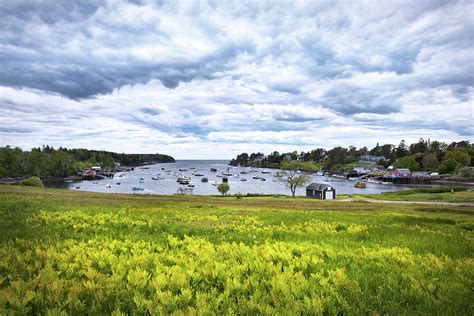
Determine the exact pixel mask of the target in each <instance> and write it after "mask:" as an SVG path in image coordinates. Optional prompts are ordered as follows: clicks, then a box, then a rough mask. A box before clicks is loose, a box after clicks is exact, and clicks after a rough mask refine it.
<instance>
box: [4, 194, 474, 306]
mask: <svg viewBox="0 0 474 316" xmlns="http://www.w3.org/2000/svg"><path fill="white" fill-rule="evenodd" d="M460 193H462V192H460ZM471 193H472V192H471ZM473 215H474V210H473V208H469V207H455V206H449V207H447V206H436V205H406V204H404V205H401V204H374V203H364V202H341V201H316V200H311V199H305V198H297V199H292V198H286V197H279V198H273V197H258V198H257V197H256V198H247V197H244V198H242V199H236V198H235V197H224V198H223V197H208V196H152V195H120V194H98V193H85V192H77V191H65V190H55V189H40V188H27V187H19V186H0V231H1V232H2V233H1V234H0V314H2V315H3V314H10V313H18V314H27V313H31V314H47V313H51V314H61V313H65V314H72V315H77V314H101V315H102V314H111V313H113V314H123V313H125V314H130V313H131V314H172V313H175V314H190V315H193V314H199V315H201V314H216V313H217V314H223V313H225V314H301V313H302V314H372V315H377V314H404V315H412V314H429V315H433V314H437V315H472V314H473V313H474V306H473V302H474V295H473V294H474V293H473V288H474V284H473V280H474V256H473V250H474V242H473V241H474V233H473V231H472V230H473V228H474V216H473Z"/></svg>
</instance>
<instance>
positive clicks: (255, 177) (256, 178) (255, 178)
mask: <svg viewBox="0 0 474 316" xmlns="http://www.w3.org/2000/svg"><path fill="white" fill-rule="evenodd" d="M252 179H254V180H260V179H262V178H261V177H259V176H253V177H252Z"/></svg>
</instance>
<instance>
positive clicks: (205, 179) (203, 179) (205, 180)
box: [201, 178, 209, 182]
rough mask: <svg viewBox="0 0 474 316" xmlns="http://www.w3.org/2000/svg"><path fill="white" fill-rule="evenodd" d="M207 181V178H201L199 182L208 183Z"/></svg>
mask: <svg viewBox="0 0 474 316" xmlns="http://www.w3.org/2000/svg"><path fill="white" fill-rule="evenodd" d="M208 181H209V179H208V178H202V179H201V182H208Z"/></svg>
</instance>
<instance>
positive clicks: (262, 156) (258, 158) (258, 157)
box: [254, 155, 265, 162]
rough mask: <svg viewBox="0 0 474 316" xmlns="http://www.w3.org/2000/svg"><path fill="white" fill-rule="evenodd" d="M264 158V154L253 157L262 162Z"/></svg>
mask: <svg viewBox="0 0 474 316" xmlns="http://www.w3.org/2000/svg"><path fill="white" fill-rule="evenodd" d="M264 159H265V156H264V155H258V156H257V157H256V158H255V160H254V161H255V162H262V161H263V160H264Z"/></svg>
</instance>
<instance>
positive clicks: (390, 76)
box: [0, 0, 474, 158]
mask: <svg viewBox="0 0 474 316" xmlns="http://www.w3.org/2000/svg"><path fill="white" fill-rule="evenodd" d="M134 2H137V3H141V4H134V3H132V2H129V1H125V0H110V1H104V2H98V3H95V2H90V3H89V2H87V1H86V2H81V3H80V4H79V3H69V4H64V5H63V6H61V5H59V4H57V2H55V1H44V2H42V3H41V4H37V5H35V6H33V5H31V3H30V2H28V1H21V0H19V1H14V2H3V3H1V4H0V6H1V7H0V12H1V13H0V59H1V60H2V61H6V62H4V63H2V68H1V69H0V124H1V128H0V145H5V144H11V145H21V146H23V147H25V148H28V147H32V146H38V145H41V144H52V145H55V146H67V147H90V148H99V149H109V150H115V151H125V152H156V151H159V152H165V153H169V154H173V155H176V156H177V157H181V158H191V157H193V158H196V157H202V158H209V157H208V155H209V153H210V152H212V153H213V154H212V157H214V158H220V157H231V156H234V155H235V152H237V151H257V150H259V151H265V152H269V151H273V150H280V151H286V150H303V149H304V150H308V149H312V148H314V147H317V146H320V147H321V146H322V147H332V146H336V145H346V146H347V145H356V146H364V145H368V146H371V145H374V144H375V143H376V142H380V143H383V142H391V143H398V142H399V141H400V139H405V140H407V141H416V140H417V139H418V138H419V137H424V138H431V139H435V138H438V139H439V140H444V141H452V140H461V139H469V140H473V135H474V129H473V127H472V121H473V99H474V87H473V83H474V77H473V73H474V64H473V62H472V61H473V56H472V51H473V49H474V40H473V37H472V35H471V34H472V31H473V29H474V22H473V19H472V18H471V14H472V12H473V10H474V5H473V4H472V2H470V1H454V2H446V3H437V2H416V3H413V2H405V3H404V2H390V3H388V2H379V1H373V2H368V3H359V2H352V3H349V2H345V1H341V2H336V3H326V2H323V3H320V4H317V3H313V2H309V1H298V2H296V3H278V4H276V3H274V2H255V3H252V2H250V3H242V2H241V1H231V2H209V3H208V2H206V1H203V2H196V1H183V2H164V3H162V4H157V3H156V2H154V1H134Z"/></svg>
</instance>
